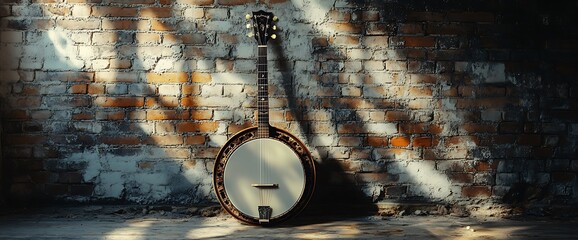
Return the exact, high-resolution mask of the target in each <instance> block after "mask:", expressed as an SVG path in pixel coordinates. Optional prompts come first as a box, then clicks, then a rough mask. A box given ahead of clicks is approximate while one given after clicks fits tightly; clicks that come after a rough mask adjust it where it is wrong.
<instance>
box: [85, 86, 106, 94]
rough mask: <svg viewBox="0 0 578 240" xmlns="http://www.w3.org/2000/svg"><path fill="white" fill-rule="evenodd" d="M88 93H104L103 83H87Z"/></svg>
mask: <svg viewBox="0 0 578 240" xmlns="http://www.w3.org/2000/svg"><path fill="white" fill-rule="evenodd" d="M87 92H88V94H104V84H89V85H88V89H87Z"/></svg>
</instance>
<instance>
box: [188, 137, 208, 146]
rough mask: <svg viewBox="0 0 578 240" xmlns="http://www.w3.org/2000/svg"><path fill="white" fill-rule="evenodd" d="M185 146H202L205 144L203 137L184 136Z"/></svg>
mask: <svg viewBox="0 0 578 240" xmlns="http://www.w3.org/2000/svg"><path fill="white" fill-rule="evenodd" d="M185 144H186V145H202V144H205V136H202V135H195V136H186V137H185Z"/></svg>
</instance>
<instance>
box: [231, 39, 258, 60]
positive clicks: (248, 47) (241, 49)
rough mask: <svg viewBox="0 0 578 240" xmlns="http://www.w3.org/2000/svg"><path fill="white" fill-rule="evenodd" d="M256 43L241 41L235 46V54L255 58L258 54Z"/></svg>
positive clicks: (238, 56) (239, 56) (240, 56)
mask: <svg viewBox="0 0 578 240" xmlns="http://www.w3.org/2000/svg"><path fill="white" fill-rule="evenodd" d="M255 49H256V48H255V44H249V43H239V44H237V45H236V46H235V52H236V54H235V56H236V57H237V58H249V59H254V58H255V56H256V51H257V50H255Z"/></svg>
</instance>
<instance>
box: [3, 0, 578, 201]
mask: <svg viewBox="0 0 578 240" xmlns="http://www.w3.org/2000/svg"><path fill="white" fill-rule="evenodd" d="M256 2H260V3H256ZM577 8H578V3H577V2H576V1H565V2H564V3H544V2H541V1H497V0H495V1H451V0H450V1H396V0H393V1H377V0H375V1H369V0H367V1H363V0H351V1H346V0H336V1H304V0H294V1H284V0H267V1H250V0H178V1H168V0H137V1H124V0H32V1H16V0H12V1H11V0H5V1H3V3H1V4H0V17H1V19H0V30H1V40H0V51H1V52H2V53H3V54H4V57H3V58H1V60H0V61H1V63H0V76H1V81H0V89H1V91H0V97H1V104H2V110H1V112H2V127H3V132H4V134H3V136H2V137H3V139H2V144H3V145H2V150H3V152H2V154H3V156H4V157H3V163H2V166H3V169H4V172H3V173H2V176H3V178H4V180H5V181H2V182H3V183H5V184H4V186H3V188H2V189H4V191H5V193H6V194H5V195H6V196H9V197H10V199H12V200H16V201H18V200H23V199H27V200H30V199H33V200H62V199H67V200H73V201H101V200H126V201H132V202H142V203H149V202H172V203H190V202H205V201H215V196H214V195H213V193H212V189H211V188H212V183H211V181H212V178H211V172H212V167H213V165H212V164H213V159H214V157H215V155H216V154H217V152H218V150H219V147H220V146H222V145H223V144H224V143H225V142H226V140H227V138H228V137H230V136H231V134H234V133H235V132H237V131H239V130H240V129H243V128H245V127H248V126H252V125H254V123H255V121H254V111H255V108H256V101H255V95H256V89H255V84H256V78H255V75H254V73H255V57H256V56H255V52H256V51H255V47H256V43H255V41H254V39H249V38H247V37H244V35H245V33H246V30H245V28H244V25H245V19H244V16H245V14H246V13H247V12H250V11H253V10H258V9H269V10H271V11H273V12H274V13H275V14H276V15H278V16H279V18H280V19H281V21H280V22H279V23H278V27H279V29H280V31H279V33H278V35H279V39H278V40H276V41H275V42H272V43H270V59H271V61H270V64H269V65H270V72H271V74H270V75H271V80H270V81H271V84H272V86H271V95H272V98H271V104H270V105H271V108H272V110H271V121H272V124H273V125H275V126H278V127H281V128H284V129H288V130H289V131H290V132H293V133H295V134H296V135H298V136H299V137H300V138H301V139H303V140H304V142H305V143H306V144H307V145H308V146H309V147H310V150H311V151H312V153H313V155H314V156H315V157H316V159H317V161H318V163H319V173H320V175H319V180H320V184H319V186H320V191H319V192H318V194H317V197H321V198H323V197H326V198H327V199H331V200H335V198H333V197H334V196H337V197H339V198H345V197H346V196H354V195H356V194H357V195H359V196H362V197H363V198H369V199H371V200H373V201H386V200H391V199H394V200H410V199H412V200H413V199H422V200H432V201H446V202H456V201H458V202H459V201H467V200H471V199H489V200H492V201H494V200H495V201H497V202H500V201H503V202H520V201H528V200H530V199H532V200H540V201H544V202H557V203H566V202H576V200H578V178H577V176H576V174H577V172H578V158H577V156H578V152H577V150H576V149H577V148H576V145H577V143H578V112H577V108H578V106H577V103H578V101H577V100H578V82H577V81H576V75H577V73H578V71H577V70H576V69H578V68H577V67H578V64H577V58H576V56H577V55H576V54H577V53H578V44H577V40H578V39H577V38H578V37H577V36H578V35H577V34H578V31H577V30H576V29H577V28H576V27H575V26H576V23H578V21H577V19H576V17H575V14H574V13H575V12H576V10H578V9H577ZM351 193H353V194H351ZM357 195H356V196H357Z"/></svg>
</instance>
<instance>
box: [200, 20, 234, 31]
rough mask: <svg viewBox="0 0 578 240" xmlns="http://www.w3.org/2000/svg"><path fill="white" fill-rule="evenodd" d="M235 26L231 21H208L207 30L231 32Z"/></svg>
mask: <svg viewBox="0 0 578 240" xmlns="http://www.w3.org/2000/svg"><path fill="white" fill-rule="evenodd" d="M231 28H233V24H232V23H231V21H207V22H206V23H205V30H207V31H216V32H229V31H230V30H231Z"/></svg>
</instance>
